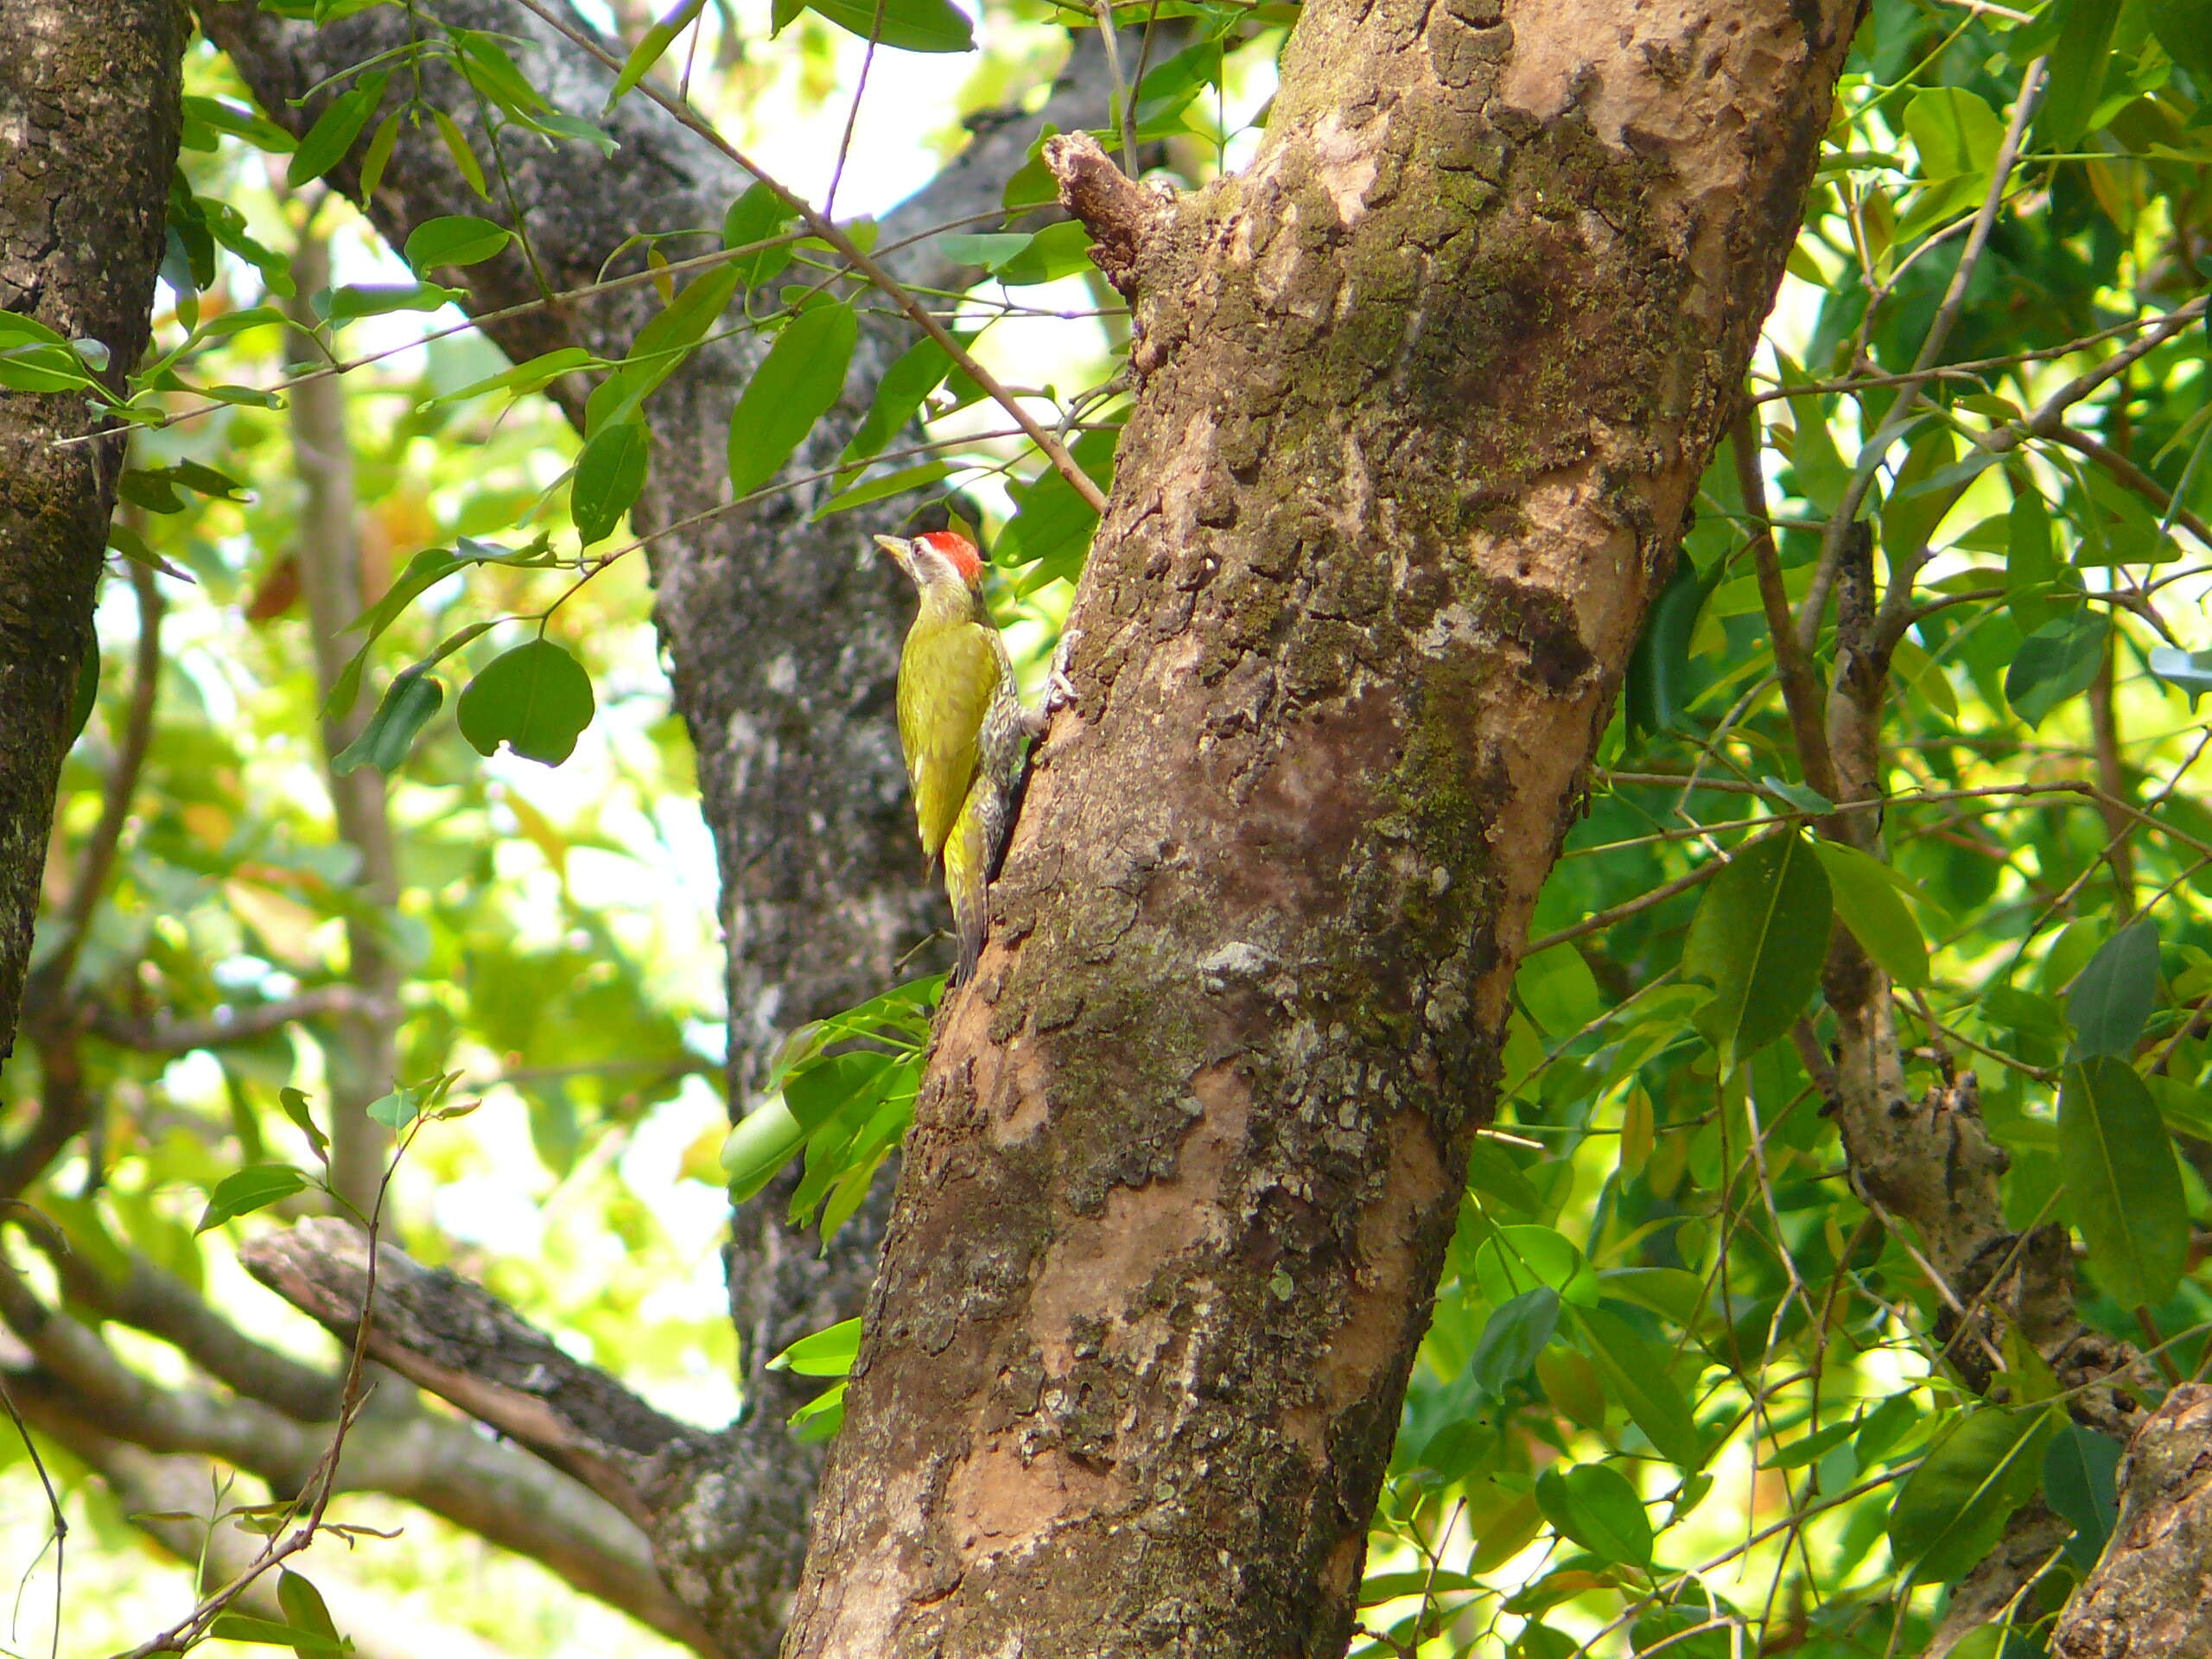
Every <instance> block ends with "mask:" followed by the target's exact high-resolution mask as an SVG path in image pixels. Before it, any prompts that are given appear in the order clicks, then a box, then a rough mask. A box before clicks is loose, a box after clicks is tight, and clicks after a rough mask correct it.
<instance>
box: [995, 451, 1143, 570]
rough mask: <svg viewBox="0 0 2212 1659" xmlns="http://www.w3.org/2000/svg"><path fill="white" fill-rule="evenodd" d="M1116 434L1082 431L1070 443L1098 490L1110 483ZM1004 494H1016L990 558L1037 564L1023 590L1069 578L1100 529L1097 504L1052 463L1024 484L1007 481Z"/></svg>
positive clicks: (1007, 562)
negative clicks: (1092, 502)
mask: <svg viewBox="0 0 2212 1659" xmlns="http://www.w3.org/2000/svg"><path fill="white" fill-rule="evenodd" d="M1120 436H1121V434H1120V433H1119V432H1118V431H1098V432H1085V433H1084V434H1082V435H1080V436H1078V437H1077V439H1076V441H1075V442H1074V443H1073V444H1072V445H1071V446H1070V448H1069V453H1070V454H1072V455H1073V456H1074V457H1075V463H1076V465H1077V467H1081V468H1082V469H1083V472H1084V475H1085V476H1087V477H1088V478H1090V480H1091V481H1092V482H1093V483H1095V484H1096V485H1097V486H1098V487H1099V488H1100V489H1102V490H1105V489H1110V488H1111V487H1112V485H1113V481H1114V445H1115V443H1116V441H1117V440H1118V439H1119V438H1120ZM1007 494H1008V495H1009V496H1011V497H1012V498H1013V499H1014V516H1013V517H1012V518H1008V519H1007V524H1006V528H1005V529H1003V530H1001V531H1000V532H999V538H998V542H997V544H996V545H995V546H994V547H993V548H992V550H991V558H992V562H993V563H996V564H998V565H1000V566H1001V567H1003V568H1005V569H1014V568H1016V567H1018V566H1020V565H1025V564H1033V565H1035V566H1036V567H1037V568H1036V569H1034V570H1033V571H1032V572H1031V573H1030V574H1029V575H1027V576H1026V577H1025V578H1024V579H1023V582H1022V584H1021V585H1022V588H1024V590H1025V591H1029V590H1033V589H1035V588H1041V587H1043V586H1044V585H1045V583H1046V582H1050V581H1052V580H1053V579H1054V578H1055V577H1059V578H1063V579H1065V580H1067V581H1073V580H1074V579H1075V577H1076V576H1077V574H1079V573H1080V572H1081V570H1082V569H1083V561H1084V556H1085V555H1086V554H1088V553H1089V552H1090V537H1091V535H1092V533H1093V532H1094V531H1096V529H1097V528H1098V512H1097V509H1096V508H1095V507H1093V506H1092V505H1090V503H1089V502H1088V501H1085V500H1084V499H1083V498H1082V497H1081V496H1079V495H1077V493H1075V486H1074V485H1072V484H1071V483H1069V482H1068V481H1067V480H1066V479H1065V478H1063V477H1061V476H1060V473H1059V469H1058V467H1052V466H1050V465H1047V466H1046V467H1044V468H1042V469H1041V470H1040V471H1039V473H1038V474H1037V476H1036V477H1035V478H1034V479H1033V480H1030V481H1029V482H1028V483H1027V484H1016V485H1013V486H1009V487H1008V489H1007Z"/></svg>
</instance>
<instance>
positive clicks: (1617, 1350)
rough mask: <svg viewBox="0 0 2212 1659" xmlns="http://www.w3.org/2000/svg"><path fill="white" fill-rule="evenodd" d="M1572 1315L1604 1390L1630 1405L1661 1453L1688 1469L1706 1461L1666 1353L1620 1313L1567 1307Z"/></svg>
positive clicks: (1633, 1416)
mask: <svg viewBox="0 0 2212 1659" xmlns="http://www.w3.org/2000/svg"><path fill="white" fill-rule="evenodd" d="M1567 1318H1568V1319H1569V1320H1570V1321H1571V1322H1572V1323H1573V1326H1574V1328H1575V1331H1576V1333H1577V1334H1578V1335H1579V1336H1580V1338H1581V1344H1582V1351H1583V1352H1584V1353H1586V1354H1587V1355H1588V1356H1589V1357H1590V1363H1591V1364H1592V1365H1593V1366H1595V1367H1596V1368H1597V1370H1598V1374H1599V1376H1601V1377H1603V1378H1604V1379H1605V1391H1606V1393H1607V1394H1608V1395H1611V1397H1612V1398H1613V1399H1615V1400H1618V1402H1620V1403H1621V1405H1622V1406H1623V1407H1624V1408H1625V1409H1626V1410H1627V1412H1628V1415H1629V1421H1630V1422H1632V1423H1634V1424H1635V1425H1636V1426H1637V1427H1638V1428H1640V1429H1642V1430H1643V1433H1644V1437H1645V1438H1646V1439H1647V1440H1649V1441H1650V1442H1651V1444H1652V1446H1654V1447H1656V1449H1657V1451H1658V1452H1659V1455H1660V1456H1661V1457H1662V1458H1665V1459H1667V1460H1668V1461H1669V1462H1670V1463H1673V1464H1675V1465H1678V1466H1679V1467H1681V1468H1683V1469H1686V1470H1694V1469H1695V1468H1696V1467H1697V1466H1698V1465H1700V1463H1702V1462H1703V1461H1704V1460H1705V1454H1704V1452H1703V1450H1702V1448H1701V1447H1700V1445H1699V1443H1698V1437H1697V1422H1696V1420H1695V1419H1694V1418H1693V1417H1692V1416H1691V1415H1690V1403H1689V1402H1688V1400H1687V1399H1685V1398H1684V1397H1683V1395H1682V1391H1681V1389H1680V1388H1678V1387H1676V1386H1675V1379H1674V1377H1673V1376H1671V1375H1670V1374H1669V1371H1668V1370H1667V1360H1668V1357H1667V1355H1666V1353H1665V1352H1664V1351H1662V1350H1661V1349H1659V1348H1656V1347H1654V1346H1653V1345H1652V1344H1650V1343H1649V1342H1647V1341H1645V1340H1644V1338H1643V1337H1641V1336H1639V1335H1638V1334H1637V1331H1636V1328H1635V1327H1634V1326H1633V1325H1630V1324H1629V1322H1628V1321H1627V1320H1625V1319H1622V1318H1621V1317H1620V1316H1619V1315H1618V1314H1617V1313H1608V1312H1606V1311H1605V1309H1604V1308H1602V1307H1575V1306H1569V1307H1568V1309H1567Z"/></svg>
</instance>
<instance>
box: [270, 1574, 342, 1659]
mask: <svg viewBox="0 0 2212 1659" xmlns="http://www.w3.org/2000/svg"><path fill="white" fill-rule="evenodd" d="M277 1606H278V1607H279V1608H281V1609H282V1610H283V1614H284V1620H285V1622H286V1623H287V1624H290V1625H291V1626H292V1627H293V1628H294V1629H295V1630H310V1631H312V1632H314V1634H315V1636H316V1637H319V1638H320V1639H319V1640H317V1641H315V1642H312V1643H294V1644H293V1651H294V1652H296V1653H297V1654H298V1655H299V1656H300V1659H306V1656H307V1655H308V1654H309V1653H311V1652H327V1651H329V1650H330V1649H331V1648H332V1647H335V1648H337V1649H340V1651H343V1650H344V1649H346V1645H347V1644H346V1640H345V1638H344V1637H340V1635H339V1634H338V1626H337V1625H336V1624H334V1623H333V1622H332V1620H331V1617H330V1609H329V1607H328V1606H327V1605H325V1604H324V1602H323V1599H322V1592H321V1591H320V1590H318V1589H316V1588H315V1586H314V1584H313V1583H312V1582H311V1581H309V1580H307V1579H305V1578H302V1576H301V1575H300V1574H299V1573H295V1572H293V1571H292V1570H291V1569H290V1568H289V1567H285V1568H283V1569H282V1570H281V1571H279V1572H278V1573H277Z"/></svg>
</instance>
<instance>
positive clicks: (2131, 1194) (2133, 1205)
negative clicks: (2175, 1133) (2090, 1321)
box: [2058, 1055, 2189, 1307]
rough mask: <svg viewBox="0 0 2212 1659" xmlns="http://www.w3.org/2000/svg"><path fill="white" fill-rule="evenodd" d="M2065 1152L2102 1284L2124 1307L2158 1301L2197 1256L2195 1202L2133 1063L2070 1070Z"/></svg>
mask: <svg viewBox="0 0 2212 1659" xmlns="http://www.w3.org/2000/svg"><path fill="white" fill-rule="evenodd" d="M2058 1156H2059V1161H2060V1163H2061V1164H2062V1165H2063V1166H2064V1168H2065V1171H2066V1196H2067V1201H2068V1203H2069V1205H2070V1207H2071V1209H2072V1211H2073V1217H2074V1222H2075V1225H2076V1226H2078V1227H2080V1228H2081V1230H2082V1242H2083V1243H2086V1244H2087V1245H2088V1247H2089V1265H2090V1267H2091V1268H2094V1270H2095V1273H2096V1277H2097V1282H2098V1283H2099V1284H2100V1285H2101V1286H2102V1287H2104V1289H2105V1291H2106V1294H2108V1295H2110V1296H2111V1297H2112V1299H2113V1300H2114V1301H2116V1302H2118V1303H2119V1304H2120V1306H2122V1307H2156V1306H2158V1304H2159V1303H2161V1302H2163V1301H2164V1300H2166V1299H2167V1298H2168V1297H2169V1296H2171V1295H2172V1294H2174V1287H2175V1286H2176V1285H2177V1284H2178V1283H2179V1282H2180V1281H2181V1272H2182V1268H2183V1265H2184V1264H2185V1263H2186V1262H2187V1260H2188V1256H2189V1208H2188V1205H2187V1202H2186V1200H2185V1199H2184V1198H2183V1192H2182V1184H2181V1169H2180V1166H2178V1165H2177V1163H2176V1162H2175V1161H2174V1147H2173V1142H2172V1141H2171V1140H2169V1139H2168V1138H2167V1135H2166V1128H2165V1124H2164V1121H2163V1120H2161V1119H2160V1117H2159V1116H2158V1106H2157V1104H2156V1103H2154V1102H2153V1101H2152V1098H2151V1092H2150V1090H2147V1089H2145V1087H2144V1086H2143V1079H2142V1078H2141V1077H2138V1076H2136V1074H2135V1071H2134V1068H2133V1067H2132V1066H2130V1065H2128V1064H2127V1063H2126V1061H2125V1060H2120V1059H2115V1058H2112V1057H2111V1056H2108V1055H2100V1056H2095V1057H2093V1058H2089V1059H2086V1060H2083V1061H2082V1062H2081V1063H2080V1064H2079V1065H2069V1066H2068V1067H2067V1068H2066V1072H2065V1077H2064V1080H2063V1083H2062V1084H2061V1085H2060V1087H2059V1092H2058Z"/></svg>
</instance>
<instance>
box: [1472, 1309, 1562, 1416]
mask: <svg viewBox="0 0 2212 1659" xmlns="http://www.w3.org/2000/svg"><path fill="white" fill-rule="evenodd" d="M1559 1308H1560V1301H1559V1293H1558V1292H1557V1291H1555V1290H1554V1289H1552V1288H1551V1287H1550V1286H1548V1285H1539V1286H1537V1287H1536V1288H1535V1289H1534V1290H1529V1291H1523V1292H1522V1294H1520V1295H1518V1296H1516V1297H1515V1298H1514V1299H1513V1300H1511V1301H1510V1302H1507V1303H1506V1304H1505V1305H1504V1306H1502V1307H1497V1308H1494V1309H1492V1310H1491V1316H1490V1318H1489V1319H1487V1320H1485V1321H1484V1325H1483V1333H1482V1336H1481V1337H1480V1338H1478V1340H1477V1342H1476V1344H1475V1355H1474V1357H1473V1358H1472V1359H1471V1360H1470V1361H1469V1362H1468V1363H1467V1374H1468V1375H1469V1376H1471V1377H1472V1378H1473V1379H1474V1381H1475V1386H1476V1387H1477V1388H1478V1389H1481V1390H1482V1391H1483V1392H1484V1394H1485V1395H1489V1396H1490V1397H1491V1399H1493V1400H1495V1399H1496V1398H1497V1396H1498V1395H1501V1394H1503V1393H1504V1392H1505V1385H1506V1384H1507V1383H1510V1382H1512V1381H1513V1380H1514V1379H1515V1378H1516V1377H1520V1376H1526V1375H1527V1374H1528V1371H1529V1367H1530V1366H1532V1365H1534V1364H1535V1363H1536V1356H1537V1355H1538V1354H1541V1353H1542V1352H1543V1351H1544V1349H1545V1347H1546V1346H1547V1345H1548V1344H1549V1343H1550V1342H1551V1339H1552V1332H1554V1331H1555V1330H1557V1329H1558V1328H1559Z"/></svg>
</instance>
